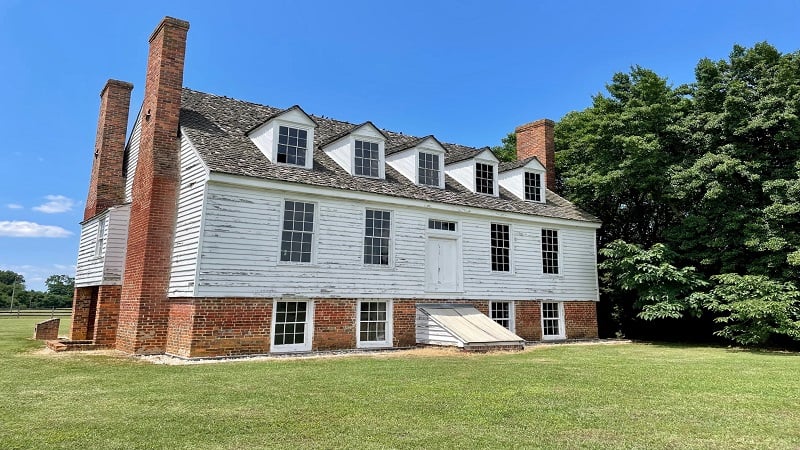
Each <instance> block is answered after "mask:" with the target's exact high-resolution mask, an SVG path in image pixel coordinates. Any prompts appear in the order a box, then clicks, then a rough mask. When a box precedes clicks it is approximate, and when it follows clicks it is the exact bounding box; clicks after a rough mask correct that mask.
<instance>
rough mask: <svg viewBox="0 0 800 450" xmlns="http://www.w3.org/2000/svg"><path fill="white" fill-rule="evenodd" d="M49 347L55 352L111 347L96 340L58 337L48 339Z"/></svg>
mask: <svg viewBox="0 0 800 450" xmlns="http://www.w3.org/2000/svg"><path fill="white" fill-rule="evenodd" d="M47 348H49V349H51V350H53V351H55V352H74V351H85V350H105V349H109V348H111V346H110V345H108V344H95V343H94V341H72V340H69V339H58V340H52V341H47Z"/></svg>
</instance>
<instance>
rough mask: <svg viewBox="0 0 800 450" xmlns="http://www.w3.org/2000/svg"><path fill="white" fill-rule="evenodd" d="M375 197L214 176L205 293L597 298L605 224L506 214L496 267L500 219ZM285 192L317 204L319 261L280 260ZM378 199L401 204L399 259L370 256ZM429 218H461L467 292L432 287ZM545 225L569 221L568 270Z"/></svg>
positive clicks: (205, 239) (565, 232)
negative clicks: (597, 239) (555, 267)
mask: <svg viewBox="0 0 800 450" xmlns="http://www.w3.org/2000/svg"><path fill="white" fill-rule="evenodd" d="M285 186H286V187H287V189H289V188H290V185H288V184H287V185H285ZM332 194H334V195H335V194H338V193H336V192H333V193H332ZM340 195H347V193H341V194H340ZM374 197H375V200H374V201H364V200H354V199H350V198H337V197H329V196H322V195H310V194H299V193H297V194H296V193H288V192H286V191H279V190H268V189H261V188H251V187H242V186H234V185H231V184H222V183H217V182H214V181H211V182H209V183H208V188H207V204H206V207H205V218H204V222H203V231H202V238H201V239H200V265H199V270H198V279H197V290H196V292H195V295H198V296H232V297H253V296H256V297H278V296H285V295H296V296H301V297H302V296H307V297H318V296H324V297H345V298H353V297H358V298H399V297H405V298H468V299H482V300H492V299H497V300H501V299H505V300H525V299H553V300H597V284H596V277H597V272H596V268H595V253H594V228H595V226H596V225H595V224H587V225H582V224H580V223H577V222H576V223H575V225H574V226H558V227H555V226H553V225H552V224H547V223H545V222H538V221H537V218H536V217H530V218H529V219H528V218H527V217H524V218H519V217H515V218H510V217H507V218H505V219H503V220H500V221H501V222H503V223H509V224H510V225H511V226H512V242H511V245H512V258H513V260H512V263H513V271H512V272H511V273H498V272H492V271H491V263H490V259H489V252H490V249H489V245H490V223H491V222H492V219H491V218H489V217H480V216H476V215H472V214H468V213H457V212H453V211H443V210H439V209H437V208H436V206H437V205H436V204H430V203H427V204H426V203H424V202H420V206H408V205H397V204H392V203H387V202H389V201H391V199H386V198H381V197H380V196H377V195H375V196H374ZM285 199H290V200H299V201H306V202H312V203H314V204H315V205H316V208H315V213H316V214H315V224H314V233H315V235H314V257H313V258H312V261H314V263H313V264H297V263H283V262H279V261H278V259H279V246H280V235H281V222H282V214H283V201H284V200H285ZM423 205H424V206H423ZM368 207H369V208H376V209H383V210H389V211H392V219H393V224H392V226H393V231H392V245H393V252H392V264H390V266H389V267H386V266H371V265H364V264H363V263H362V261H363V253H362V252H363V237H364V235H363V233H364V211H365V209H366V208H368ZM429 218H436V219H443V218H446V219H447V220H451V221H456V222H458V228H457V229H458V231H457V233H458V234H459V236H460V239H461V245H460V247H459V248H460V252H461V255H460V257H461V258H463V264H461V268H462V269H460V270H463V286H462V287H463V291H462V292H458V293H435V292H429V291H426V287H425V257H426V253H425V250H426V242H427V238H428V236H429V234H430V233H429V230H428V219H429ZM498 220H499V219H498ZM542 227H545V228H557V229H558V230H559V237H560V244H561V249H562V266H561V269H562V270H561V273H560V274H559V275H556V276H554V275H545V274H542V263H541V240H540V239H541V228H542Z"/></svg>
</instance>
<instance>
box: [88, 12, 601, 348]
mask: <svg viewBox="0 0 800 450" xmlns="http://www.w3.org/2000/svg"><path fill="white" fill-rule="evenodd" d="M170 20H172V21H176V19H169V18H168V19H165V22H163V23H162V25H160V26H159V28H158V29H157V30H156V31H157V32H159V30H162V32H169V31H170V26H172V27H173V28H176V27H178V26H181V25H182V23H180V21H177V22H170ZM176 24H177V25H176ZM185 26H186V28H187V29H188V24H186V25H185ZM164 29H166V30H167V31H163V30H164ZM178 31H180V30H178ZM184 33H185V31H184ZM154 36H155V34H154ZM154 39H155V38H154ZM152 45H158V43H156V44H154V43H153V41H151V46H152ZM167 50H170V49H167ZM172 50H174V51H182V49H177V50H175V49H172ZM152 58H153V56H152V52H151V61H150V63H149V64H148V67H152V66H153V65H154V64H162V65H164V64H170V62H166V61H155V63H154V62H153V60H152ZM181 60H182V58H181ZM181 73H182V67H181ZM177 87H178V88H179V92H180V102H179V103H180V105H179V107H176V110H175V111H174V114H175V115H177V117H178V127H177V129H175V130H174V133H175V136H177V141H176V143H175V145H174V147H169V146H167V148H166V150H164V149H158V148H155V149H153V148H149V147H148V148H145V144H142V143H143V142H151V141H153V140H154V139H153V138H147V139H146V138H145V136H144V135H143V129H144V128H143V127H144V124H145V123H146V122H148V121H149V120H160V119H159V118H158V117H156V116H155V115H153V117H154V119H151V118H150V117H151V116H150V115H151V111H150V109H151V108H150V107H149V105H147V104H145V105H143V107H142V108H141V109H140V110H139V112H138V118H137V120H136V122H135V125H134V128H133V130H132V132H131V134H130V136H129V137H128V139H127V142H126V144H125V146H124V149H118V150H114V149H111V150H104V151H108V152H110V151H121V152H123V156H122V158H121V161H122V168H121V169H122V170H121V171H120V172H121V173H122V177H123V180H122V181H121V182H120V183H121V186H123V189H124V196H123V197H122V198H121V199H120V201H119V202H118V203H119V204H118V205H115V206H113V207H110V208H108V209H105V210H102V211H96V212H95V214H93V215H91V217H88V218H87V220H86V221H85V222H84V223H83V224H82V232H81V241H80V242H81V244H80V248H79V253H78V270H77V276H76V288H77V290H76V307H75V314H76V316H78V317H83V316H88V319H86V320H83V321H82V320H78V324H77V325H76V326H74V328H73V338H81V337H83V338H85V339H91V338H92V335H91V334H92V332H95V333H96V331H95V330H97V325H91V324H90V322H91V323H99V321H102V320H103V318H102V317H100V314H101V313H97V312H94V313H92V312H91V309H92V308H94V310H95V311H98V310H102V309H103V308H101V307H99V306H98V302H99V303H103V302H104V301H106V303H108V302H109V301H111V302H113V299H111V300H108V299H106V300H104V299H103V298H98V296H100V297H102V295H99V294H98V287H100V286H105V285H115V286H121V288H120V292H121V294H117V295H120V298H119V299H118V300H117V302H118V304H119V305H120V306H119V307H118V308H117V309H116V312H113V310H114V308H110V309H111V310H112V313H111V314H117V316H116V317H115V318H112V319H109V320H110V321H111V322H115V324H116V325H115V326H116V327H117V329H118V330H126V331H125V333H128V332H129V331H130V330H131V329H134V328H137V327H138V328H143V327H144V325H143V324H147V323H157V326H155V331H154V333H156V334H158V333H161V334H163V339H162V338H159V337H156V338H155V339H156V340H157V341H158V342H160V344H158V345H155V344H154V345H155V346H152V345H149V346H144V345H140V346H139V347H138V348H137V346H136V345H133V346H132V347H131V346H129V345H127V344H125V345H122V344H120V340H121V339H123V338H121V337H120V336H122V334H123V332H122V331H117V339H116V341H113V342H112V340H111V339H108V338H107V339H106V343H107V344H108V345H116V346H117V347H118V348H121V349H123V350H126V351H131V352H134V353H169V354H174V355H178V356H184V357H196V356H220V355H233V354H252V353H270V352H285V351H290V352H293V351H310V350H324V349H337V348H353V347H364V348H368V347H398V346H400V347H402V346H410V345H414V344H416V343H417V342H418V341H419V342H422V343H425V342H426V341H425V338H420V337H419V336H420V333H418V332H417V330H416V327H417V326H418V318H417V314H418V310H417V308H416V306H417V305H432V304H448V305H449V304H461V305H465V304H466V305H470V306H472V307H474V308H477V309H478V310H479V311H481V313H482V314H485V315H487V316H488V317H490V318H491V319H492V320H493V321H494V322H492V323H494V324H497V326H502V327H504V328H506V329H507V330H508V331H510V332H511V335H512V336H513V335H514V333H515V334H516V335H517V336H518V337H519V338H518V339H520V340H521V339H525V340H529V341H534V340H540V339H573V338H575V339H578V338H593V337H596V336H597V324H596V313H595V302H596V301H597V300H598V285H597V272H596V249H595V230H596V229H597V228H598V227H599V226H600V224H599V222H598V221H597V219H595V218H594V217H592V216H590V215H588V214H586V213H584V212H582V211H580V210H579V209H578V208H576V207H575V206H574V205H572V204H571V203H569V202H568V201H566V200H564V199H563V198H561V197H559V196H558V195H556V194H555V193H554V192H552V191H551V190H549V189H547V188H546V186H547V185H548V184H549V183H551V182H552V180H548V179H547V177H548V171H547V169H548V168H547V167H546V166H545V165H543V164H542V162H540V160H544V161H548V162H549V164H552V159H553V158H552V155H553V152H554V149H553V144H552V128H553V123H552V122H550V121H538V122H534V123H533V124H528V125H527V126H525V127H520V129H518V133H522V134H524V133H528V134H529V135H530V136H529V137H530V138H531V139H527V140H526V139H519V141H520V142H522V143H523V147H524V148H520V149H519V150H518V153H519V154H520V156H521V159H520V160H519V161H514V162H511V163H504V162H500V161H499V160H498V159H497V157H496V156H495V155H494V154H493V153H492V152H491V151H490V150H489V149H488V148H482V149H475V148H470V147H466V146H462V145H457V144H448V143H442V142H440V141H439V140H437V139H436V138H435V137H434V136H426V137H414V136H409V135H406V134H400V133H397V132H392V131H389V130H386V129H383V128H380V127H379V126H377V125H375V124H373V123H371V122H366V123H363V124H351V123H348V122H344V121H339V120H333V119H330V118H323V117H318V116H314V115H310V114H307V113H306V112H305V111H303V109H302V108H300V107H299V106H292V107H289V108H275V107H270V106H263V105H258V104H254V103H249V102H244V101H239V100H235V99H231V98H227V97H221V96H216V95H211V94H207V93H202V92H197V91H194V90H190V89H187V88H182V87H181V86H177ZM146 89H150V86H149V85H148V87H147V88H146ZM146 95H147V94H146ZM125 107H126V108H127V106H125ZM161 114H164V112H163V111H162V112H161ZM102 117H104V114H103V112H102V111H101V118H102ZM531 125H533V126H531ZM148 126H149V124H148ZM148 132H149V131H148ZM525 136H527V135H525ZM525 136H523V137H525ZM155 140H156V141H158V139H155ZM529 141H530V142H534V144H533V145H527V144H524V143H525V142H529ZM146 145H147V146H152V144H146ZM526 145H527V147H525V146H526ZM171 148H174V150H171ZM165 151H173V152H174V153H175V156H174V160H175V162H176V164H177V165H178V166H179V169H178V174H179V178H178V179H176V180H175V186H174V189H175V204H176V208H175V210H174V211H163V210H158V211H154V210H153V209H147V208H144V207H141V208H140V207H137V202H139V201H142V200H141V198H144V197H145V194H141V193H139V192H144V191H143V189H144V188H139V191H137V187H136V186H137V177H147V176H148V173H147V171H148V170H150V169H149V167H150V166H152V165H153V164H152V163H150V162H148V163H147V165H148V166H147V167H145V166H143V165H141V164H140V163H139V162H140V159H141V158H142V156H141V155H144V154H148V155H149V154H153V153H154V154H159V152H162V153H163V152H165ZM148 152H149V153H148ZM119 160H120V159H119V158H118V159H117V160H115V161H117V162H116V163H115V164H118V161H119ZM96 164H101V163H96ZM93 180H94V178H93ZM151 190H152V188H151ZM90 195H91V194H90ZM137 213H140V214H151V215H154V214H158V215H159V217H158V218H160V217H161V216H162V215H163V216H166V217H167V219H166V223H167V224H170V223H171V224H172V230H170V231H171V234H170V235H169V239H170V240H169V245H168V246H167V245H163V244H161V245H162V246H164V247H168V248H163V252H164V254H165V255H168V265H167V266H165V267H166V268H167V270H165V271H164V272H165V273H164V279H163V285H164V286H163V298H162V299H159V300H158V302H157V305H158V307H153V308H152V309H154V310H158V311H160V312H159V313H157V314H155V313H154V315H153V316H152V317H149V316H148V318H147V319H145V318H144V317H145V316H144V315H143V314H144V313H143V312H142V311H144V310H149V309H151V308H150V307H149V306H148V307H147V308H145V307H144V306H142V305H143V304H144V303H143V302H146V301H149V300H147V299H146V298H145V297H148V296H147V295H144V294H141V292H140V291H137V288H135V287H130V286H126V275H127V271H128V270H133V269H130V268H131V267H134V268H136V267H138V266H140V265H142V263H143V264H144V265H147V264H148V260H146V259H145V260H143V262H142V260H138V261H139V262H132V261H130V258H126V254H133V253H136V254H137V255H138V253H139V252H136V251H132V250H131V248H133V247H131V246H132V245H134V244H133V242H134V239H132V237H131V236H132V234H133V233H136V232H137V231H136V230H135V229H134V227H133V226H130V227H129V225H128V224H129V223H134V219H133V218H134V217H135V215H136V214H137ZM137 227H138V225H137ZM137 229H138V228H137ZM137 242H139V241H137ZM136 245H141V244H136ZM135 257H138V258H141V257H140V256H135ZM126 259H128V260H127V261H126ZM138 283H139V284H141V282H138ZM153 283H154V284H156V285H157V284H158V283H157V282H153ZM78 291H80V292H78ZM79 294H80V295H79ZM148 295H149V294H148ZM92 296H94V300H92ZM137 296H138V297H139V298H138V299H137ZM79 297H80V298H86V299H88V300H87V301H86V302H84V303H80V302H79V301H78V300H77V299H78V298H79ZM92 302H94V303H95V305H94V307H93V306H92ZM137 302H138V303H137ZM79 303H80V304H79ZM433 309H436V308H433ZM120 311H121V312H120ZM131 311H133V312H135V313H136V314H138V315H137V316H136V317H138V319H135V320H134V321H135V322H136V324H134V325H125V324H124V323H123V322H124V321H126V320H128V319H127V317H128V316H130V314H129V313H130V312H131ZM92 314H94V316H92ZM481 323H482V322H481ZM76 330H77V331H76ZM151 337H152V336H151ZM125 339H127V338H125ZM142 339H144V338H142ZM503 339H504V341H503V342H504V343H505V344H507V343H508V336H507V335H504V338H503ZM154 342H155V341H154ZM115 343H116V344H115Z"/></svg>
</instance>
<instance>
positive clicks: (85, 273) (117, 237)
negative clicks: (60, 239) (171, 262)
mask: <svg viewBox="0 0 800 450" xmlns="http://www.w3.org/2000/svg"><path fill="white" fill-rule="evenodd" d="M130 210H131V208H130V205H121V206H115V207H113V208H110V209H109V210H108V211H106V212H105V213H103V214H100V215H98V216H97V217H94V218H93V219H91V220H89V221H87V222H84V223H83V224H82V226H81V237H80V241H79V244H78V263H77V268H76V270H75V286H78V287H83V286H99V285H118V284H122V275H123V271H124V270H125V252H126V249H127V243H128V220H129V219H130ZM100 222H103V223H104V224H105V225H104V226H103V227H102V228H103V243H102V245H103V250H102V252H100V256H97V252H96V245H97V233H98V230H99V229H100V228H101V227H100Z"/></svg>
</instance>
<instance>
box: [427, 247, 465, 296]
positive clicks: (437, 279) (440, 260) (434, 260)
mask: <svg viewBox="0 0 800 450" xmlns="http://www.w3.org/2000/svg"><path fill="white" fill-rule="evenodd" d="M460 260H461V257H460V254H459V245H458V239H455V238H450V237H449V236H431V235H429V236H428V237H427V241H426V243H425V286H426V288H427V290H428V291H431V292H459V291H461V290H462V283H461V278H462V277H461V267H460V263H459V262H460Z"/></svg>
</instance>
